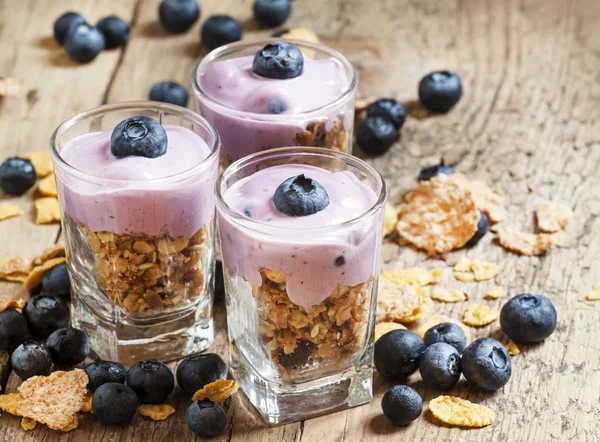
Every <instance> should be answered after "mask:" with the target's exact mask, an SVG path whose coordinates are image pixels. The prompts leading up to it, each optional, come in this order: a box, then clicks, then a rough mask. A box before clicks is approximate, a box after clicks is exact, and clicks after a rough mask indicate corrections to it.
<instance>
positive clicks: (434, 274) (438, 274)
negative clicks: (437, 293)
mask: <svg viewBox="0 0 600 442" xmlns="http://www.w3.org/2000/svg"><path fill="white" fill-rule="evenodd" d="M430 273H431V279H433V282H439V281H441V280H442V278H443V277H444V276H445V275H446V270H444V269H433V270H432V271H431V272H430Z"/></svg>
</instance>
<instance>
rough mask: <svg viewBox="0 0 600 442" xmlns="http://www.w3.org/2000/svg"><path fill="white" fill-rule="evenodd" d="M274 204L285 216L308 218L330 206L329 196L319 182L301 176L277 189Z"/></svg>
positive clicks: (286, 181) (288, 180)
mask: <svg viewBox="0 0 600 442" xmlns="http://www.w3.org/2000/svg"><path fill="white" fill-rule="evenodd" d="M273 204H274V205H275V208H276V209H277V210H279V211H280V212H281V213H283V214H285V215H289V216H307V215H312V214H314V213H317V212H320V211H321V210H324V209H325V208H326V207H327V206H328V205H329V194H328V193H327V190H325V188H324V187H323V186H321V184H319V183H318V182H317V181H315V180H313V179H312V178H309V177H307V176H305V175H304V174H301V175H298V176H295V177H290V178H288V179H287V180H285V181H284V182H283V183H281V184H280V185H279V186H278V187H277V189H275V193H274V195H273Z"/></svg>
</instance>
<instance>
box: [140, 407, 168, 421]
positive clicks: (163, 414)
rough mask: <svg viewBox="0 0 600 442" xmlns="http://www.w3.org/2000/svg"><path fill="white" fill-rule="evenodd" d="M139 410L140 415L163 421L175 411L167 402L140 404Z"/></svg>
mask: <svg viewBox="0 0 600 442" xmlns="http://www.w3.org/2000/svg"><path fill="white" fill-rule="evenodd" d="M139 411H140V414H141V415H142V416H146V417H149V418H150V419H152V420H153V421H164V420H165V419H167V418H168V417H169V416H171V415H172V414H173V413H175V409H174V408H173V407H172V406H170V405H169V404H159V405H155V404H142V405H140V408H139Z"/></svg>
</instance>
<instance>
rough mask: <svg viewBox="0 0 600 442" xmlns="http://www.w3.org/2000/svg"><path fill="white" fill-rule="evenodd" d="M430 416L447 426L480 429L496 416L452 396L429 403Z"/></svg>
mask: <svg viewBox="0 0 600 442" xmlns="http://www.w3.org/2000/svg"><path fill="white" fill-rule="evenodd" d="M429 410H430V411H431V414H432V415H433V416H434V417H435V418H437V419H439V420H440V421H442V422H444V423H446V424H448V425H456V426H459V427H473V428H480V427H486V426H488V425H491V424H492V423H493V422H494V420H495V419H496V415H495V414H494V412H493V411H492V410H490V409H489V408H487V407H485V406H483V405H479V404H474V403H473V402H471V401H468V400H466V399H461V398H459V397H454V396H438V397H436V398H435V399H432V400H431V401H429Z"/></svg>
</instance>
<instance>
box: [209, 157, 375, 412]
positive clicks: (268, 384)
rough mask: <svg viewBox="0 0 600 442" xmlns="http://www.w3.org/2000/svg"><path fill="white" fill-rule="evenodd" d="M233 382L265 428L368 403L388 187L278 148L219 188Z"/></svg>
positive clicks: (337, 160)
mask: <svg viewBox="0 0 600 442" xmlns="http://www.w3.org/2000/svg"><path fill="white" fill-rule="evenodd" d="M216 196H217V222H218V226H219V233H220V239H221V249H222V254H223V269H224V276H225V289H226V301H227V323H228V329H229V340H230V344H231V345H230V358H231V364H230V366H231V370H232V372H233V375H234V377H236V379H237V380H238V381H239V382H240V384H241V386H242V389H243V390H244V392H245V393H246V395H247V396H248V398H249V399H250V401H251V402H252V404H254V406H255V407H256V408H257V409H258V411H259V412H260V414H261V415H262V416H263V417H264V418H265V419H266V420H267V421H268V422H270V423H276V424H278V423H284V422H292V421H296V420H300V419H304V418H307V417H311V416H317V415H321V414H324V413H328V412H331V411H334V410H340V409H344V408H348V407H352V406H356V405H359V404H362V403H365V402H368V401H370V400H371V398H372V386H371V384H372V357H373V348H372V347H373V328H374V323H375V306H376V302H377V300H376V297H377V294H376V293H377V292H376V291H377V278H378V274H379V266H380V255H381V242H382V241H381V238H382V229H383V207H384V203H385V199H386V188H385V183H384V181H383V179H382V177H381V176H380V175H379V173H378V172H377V171H376V170H375V169H373V168H372V167H371V166H369V165H368V164H367V163H365V162H364V161H362V160H360V159H358V158H356V157H353V156H351V155H348V154H346V153H341V152H337V151H334V150H331V149H323V148H313V147H294V148H280V149H273V150H269V151H265V152H260V153H256V154H254V155H251V156H249V157H246V158H243V159H241V160H239V161H237V162H235V163H233V164H232V165H231V166H229V167H228V168H227V169H226V170H225V171H224V172H223V173H222V174H221V176H220V177H219V179H218V181H217V185H216Z"/></svg>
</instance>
